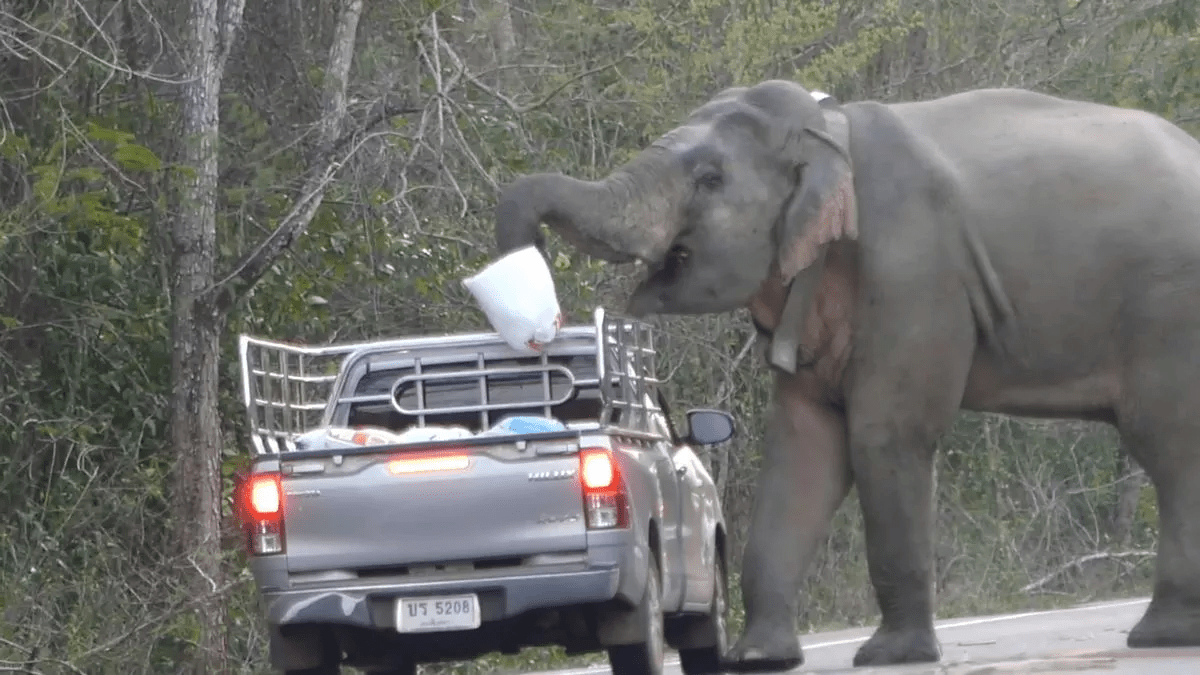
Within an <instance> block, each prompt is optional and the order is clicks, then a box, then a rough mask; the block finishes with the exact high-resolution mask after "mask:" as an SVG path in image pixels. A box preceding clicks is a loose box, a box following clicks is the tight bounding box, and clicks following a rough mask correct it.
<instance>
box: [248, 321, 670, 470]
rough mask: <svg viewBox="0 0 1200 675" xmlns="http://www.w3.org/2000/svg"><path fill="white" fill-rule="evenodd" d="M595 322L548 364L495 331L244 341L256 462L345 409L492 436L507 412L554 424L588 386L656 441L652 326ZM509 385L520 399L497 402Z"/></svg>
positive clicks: (604, 418)
mask: <svg viewBox="0 0 1200 675" xmlns="http://www.w3.org/2000/svg"><path fill="white" fill-rule="evenodd" d="M593 317H594V320H593V323H592V325H590V326H589V325H576V326H565V327H563V328H562V329H561V330H560V331H559V335H558V337H557V338H556V339H555V340H554V341H553V342H552V343H550V344H549V345H547V346H546V348H545V349H544V350H543V351H542V352H541V353H540V354H539V355H537V356H531V355H528V354H524V353H519V352H517V351H516V350H513V349H512V348H511V347H509V346H508V345H507V343H505V342H504V341H503V339H502V338H500V336H499V335H498V334H496V333H465V334H455V335H446V336H436V337H412V338H401V339H395V340H380V341H371V342H358V343H350V344H341V345H328V346H312V347H310V346H304V345H294V344H289V343H286V342H278V341H272V340H264V339H259V338H254V337H250V336H248V335H242V336H240V338H239V344H238V348H239V359H240V365H241V380H242V382H241V384H242V400H243V404H244V405H245V408H246V415H247V422H248V432H249V435H250V439H251V443H252V447H253V450H254V453H255V454H256V455H263V454H279V453H281V452H290V451H293V450H295V439H296V437H297V436H299V435H300V434H303V433H305V432H307V431H310V430H312V429H315V428H319V427H321V426H329V425H330V424H331V421H332V418H333V411H334V410H335V409H337V408H338V407H339V406H343V407H344V406H347V405H375V406H377V407H380V406H381V407H383V408H386V409H389V410H390V411H394V412H395V413H398V414H399V415H400V416H401V418H402V419H404V420H406V421H407V422H408V426H417V427H424V426H426V424H427V422H428V421H429V418H431V417H433V416H439V415H440V416H446V415H453V414H462V415H470V416H477V417H475V419H476V420H477V421H476V424H478V426H479V428H480V429H486V428H488V427H490V426H491V424H493V423H494V422H496V421H499V419H500V418H501V417H503V414H504V413H506V412H509V413H512V412H525V413H528V412H529V411H531V410H533V409H537V410H539V411H540V412H541V414H543V415H545V416H547V417H550V416H552V411H553V410H554V409H555V408H556V406H561V405H564V404H567V403H568V402H569V401H571V400H573V399H574V398H576V397H577V396H579V393H580V392H581V391H583V390H585V389H589V388H594V389H596V390H597V392H598V395H599V399H600V403H599V410H600V413H599V416H598V419H596V420H595V421H596V422H598V423H599V424H600V425H601V426H610V425H612V424H614V423H619V425H620V426H621V427H623V428H628V429H633V430H637V431H645V432H651V433H653V432H654V431H655V430H656V427H655V424H654V422H653V419H652V418H653V416H654V415H656V414H658V413H660V412H661V409H660V408H659V406H658V397H657V387H658V385H659V384H660V382H659V380H658V379H657V377H656V373H657V365H658V364H657V351H656V348H655V338H656V335H655V333H654V330H653V327H652V326H650V325H649V324H646V323H643V322H641V321H638V320H636V319H631V318H626V317H622V316H617V315H612V316H610V315H607V314H606V313H605V312H604V310H603V308H597V309H596V310H595V312H594V314H593ZM580 359H582V360H583V361H582V363H581V362H580ZM371 378H374V380H378V381H374V380H371ZM506 387H507V389H505V393H506V395H507V397H508V398H509V399H510V400H503V399H504V398H505V397H504V396H499V395H498V393H499V392H500V390H501V389H504V388H506ZM364 388H366V389H369V391H367V392H362V391H361V390H362V389H364ZM335 392H341V393H340V395H339V396H337V397H336V400H335V397H334V394H335ZM448 394H449V395H448ZM394 430H395V431H401V429H394Z"/></svg>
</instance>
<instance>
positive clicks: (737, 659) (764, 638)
mask: <svg viewBox="0 0 1200 675" xmlns="http://www.w3.org/2000/svg"><path fill="white" fill-rule="evenodd" d="M802 663H804V654H802V653H801V651H800V637H799V636H797V635H796V633H795V632H794V631H793V630H791V629H790V628H789V627H788V626H787V625H786V622H784V625H779V626H765V625H763V624H759V626H758V627H757V628H756V627H753V626H752V627H749V628H747V629H746V632H745V633H743V634H742V637H741V639H739V640H738V641H737V644H735V645H734V646H733V648H732V649H730V650H729V652H728V653H726V654H725V662H724V663H723V664H722V666H723V667H724V668H725V670H726V671H728V672H731V673H759V672H780V671H785V670H791V669H792V668H795V667H796V666H799V665H800V664H802Z"/></svg>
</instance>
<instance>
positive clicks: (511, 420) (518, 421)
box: [479, 415, 567, 436]
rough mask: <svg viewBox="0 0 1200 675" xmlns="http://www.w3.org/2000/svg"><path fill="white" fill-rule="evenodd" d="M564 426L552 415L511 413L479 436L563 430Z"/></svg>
mask: <svg viewBox="0 0 1200 675" xmlns="http://www.w3.org/2000/svg"><path fill="white" fill-rule="evenodd" d="M566 428H567V427H566V426H565V425H564V424H563V423H562V422H559V421H558V420H556V419H554V418H552V417H537V416H533V415H513V416H511V417H505V418H504V419H502V420H500V421H499V422H497V423H495V424H493V425H492V427H491V428H490V429H488V430H487V431H483V432H481V433H480V434H479V435H480V436H507V435H510V434H518V435H519V434H541V433H545V432H547V431H565V430H566Z"/></svg>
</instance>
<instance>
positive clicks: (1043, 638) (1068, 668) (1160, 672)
mask: <svg viewBox="0 0 1200 675" xmlns="http://www.w3.org/2000/svg"><path fill="white" fill-rule="evenodd" d="M1148 601H1149V600H1148V599H1147V598H1142V599H1137V600H1122V601H1118V602H1104V603H1093V604H1089V605H1082V606H1079V607H1074V608H1070V609H1060V610H1051V611H1042V612H1028V613H1022V614H1005V615H997V616H985V617H976V618H970V619H949V620H946V621H939V622H938V624H937V632H938V639H939V640H941V643H942V661H941V663H939V664H936V665H934V664H927V665H918V666H893V667H888V668H852V667H851V665H850V664H851V659H852V658H853V657H854V651H855V650H856V649H857V648H858V646H859V645H860V644H862V642H863V641H864V640H866V639H867V638H868V637H869V636H870V634H871V632H872V630H873V629H872V628H859V629H853V630H845V631H837V632H831V633H811V634H807V635H803V636H802V644H803V645H804V657H805V661H806V662H805V664H804V665H802V666H800V667H799V668H796V669H795V670H793V671H790V672H792V673H824V674H842V675H892V674H894V675H1007V674H1009V673H1012V674H1017V673H1067V672H1069V673H1111V674H1116V675H1127V674H1138V675H1142V674H1147V675H1148V674H1154V675H1185V674H1186V675H1198V674H1200V649H1176V650H1169V649H1163V650H1144V649H1136V650H1131V649H1128V648H1126V647H1125V634H1126V633H1127V632H1128V631H1129V629H1130V628H1131V627H1132V626H1133V625H1134V624H1135V623H1137V620H1138V618H1140V617H1141V615H1142V612H1143V611H1144V610H1145V609H1146V603H1147V602H1148ZM608 672H609V670H608V668H602V667H595V668H587V669H577V670H562V671H555V675H604V674H607V673H608ZM680 673H681V671H680V670H679V665H678V660H677V659H674V658H670V657H668V667H667V675H680ZM543 675H550V674H549V673H546V674H543Z"/></svg>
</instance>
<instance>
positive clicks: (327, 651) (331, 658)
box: [283, 632, 342, 675]
mask: <svg viewBox="0 0 1200 675" xmlns="http://www.w3.org/2000/svg"><path fill="white" fill-rule="evenodd" d="M316 639H317V640H319V643H320V649H321V665H319V666H313V667H312V668H297V669H293V670H286V669H285V670H284V671H283V673H284V675H341V672H342V650H341V649H340V648H339V647H338V644H337V641H336V640H335V639H334V637H333V636H332V635H331V634H329V633H325V632H322V633H320V634H319V635H318V636H316Z"/></svg>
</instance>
